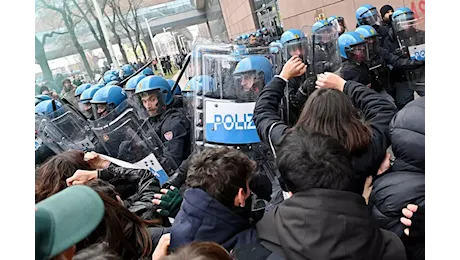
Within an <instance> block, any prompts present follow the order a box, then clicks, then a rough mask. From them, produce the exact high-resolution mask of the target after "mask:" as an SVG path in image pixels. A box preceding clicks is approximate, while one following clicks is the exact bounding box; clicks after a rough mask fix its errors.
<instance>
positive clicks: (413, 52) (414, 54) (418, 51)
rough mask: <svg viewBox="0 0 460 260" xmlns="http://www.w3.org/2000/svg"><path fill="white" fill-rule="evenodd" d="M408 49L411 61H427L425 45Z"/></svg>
mask: <svg viewBox="0 0 460 260" xmlns="http://www.w3.org/2000/svg"><path fill="white" fill-rule="evenodd" d="M408 49H409V54H410V58H411V60H425V44H420V45H417V46H410V47H409V48H408Z"/></svg>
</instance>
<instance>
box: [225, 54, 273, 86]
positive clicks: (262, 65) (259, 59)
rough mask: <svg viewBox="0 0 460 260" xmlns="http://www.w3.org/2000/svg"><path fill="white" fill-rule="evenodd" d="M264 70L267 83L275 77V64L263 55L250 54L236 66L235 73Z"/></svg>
mask: <svg viewBox="0 0 460 260" xmlns="http://www.w3.org/2000/svg"><path fill="white" fill-rule="evenodd" d="M251 71H256V72H263V73H264V83H265V84H267V83H268V82H269V81H270V80H272V78H273V76H274V75H273V66H272V64H271V63H270V61H269V60H268V59H267V58H265V57H263V56H258V55H254V56H249V57H246V58H244V59H242V60H241V61H240V62H238V64H237V65H236V67H235V71H234V72H233V75H238V74H244V73H246V72H251Z"/></svg>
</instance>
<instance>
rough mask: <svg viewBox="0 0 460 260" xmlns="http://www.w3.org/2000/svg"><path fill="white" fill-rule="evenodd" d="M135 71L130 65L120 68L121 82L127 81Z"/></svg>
mask: <svg viewBox="0 0 460 260" xmlns="http://www.w3.org/2000/svg"><path fill="white" fill-rule="evenodd" d="M135 71H136V69H134V67H133V66H132V65H130V64H125V65H123V66H122V67H121V70H120V78H121V80H124V79H127V78H128V77H129V76H131V75H133V74H134V72H135Z"/></svg>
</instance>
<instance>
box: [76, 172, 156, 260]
mask: <svg viewBox="0 0 460 260" xmlns="http://www.w3.org/2000/svg"><path fill="white" fill-rule="evenodd" d="M87 186H89V187H91V188H92V189H94V190H95V191H96V192H97V193H98V194H99V196H100V197H101V199H102V201H103V202H104V208H105V213H104V218H103V220H102V221H101V223H100V224H99V226H98V227H97V228H96V229H95V230H94V231H93V232H92V233H91V234H90V235H89V236H88V237H87V238H86V239H84V240H83V241H81V242H80V243H78V244H77V250H78V249H83V248H86V247H87V246H89V245H91V244H94V243H97V242H100V241H105V242H107V243H108V245H109V247H110V249H112V250H113V251H114V252H116V253H117V254H118V255H119V256H121V257H122V259H139V258H142V257H147V256H149V255H151V253H152V252H153V246H152V239H151V237H150V234H149V232H148V230H147V227H148V226H151V225H156V224H159V223H160V222H159V220H148V221H147V220H143V219H141V218H140V217H138V216H137V215H135V214H134V213H132V212H131V211H129V210H128V209H126V208H125V207H124V206H123V205H121V204H120V203H119V202H118V201H117V199H116V196H117V195H118V193H117V192H116V191H115V187H114V186H113V185H111V184H109V183H108V182H105V181H103V180H93V181H90V182H88V184H87Z"/></svg>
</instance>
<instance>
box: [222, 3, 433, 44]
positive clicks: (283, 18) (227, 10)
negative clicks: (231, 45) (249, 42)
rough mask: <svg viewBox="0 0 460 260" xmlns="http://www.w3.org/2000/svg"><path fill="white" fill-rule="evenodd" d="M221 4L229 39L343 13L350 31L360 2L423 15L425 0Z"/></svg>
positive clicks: (353, 26)
mask: <svg viewBox="0 0 460 260" xmlns="http://www.w3.org/2000/svg"><path fill="white" fill-rule="evenodd" d="M220 4H221V8H222V13H223V17H224V20H225V23H226V26H227V32H228V35H229V37H230V38H232V39H233V38H235V37H238V36H239V35H241V34H244V33H250V32H254V31H255V30H257V29H259V28H262V27H264V26H267V27H269V26H270V27H273V26H278V24H280V25H281V26H282V28H283V29H284V30H287V29H291V28H298V29H301V28H302V27H303V26H305V25H308V26H311V25H313V23H315V21H316V20H315V19H321V18H324V17H329V16H331V15H339V16H343V17H344V18H345V22H346V24H347V27H348V30H349V31H352V30H354V29H355V28H356V18H355V11H356V9H357V8H358V7H359V6H361V5H363V4H372V5H374V6H376V7H377V9H378V11H380V8H381V7H382V6H383V5H386V4H389V5H391V6H393V8H395V9H396V8H398V7H401V6H407V7H410V8H411V9H412V10H413V11H414V12H415V15H416V16H424V15H425V0H220Z"/></svg>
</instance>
